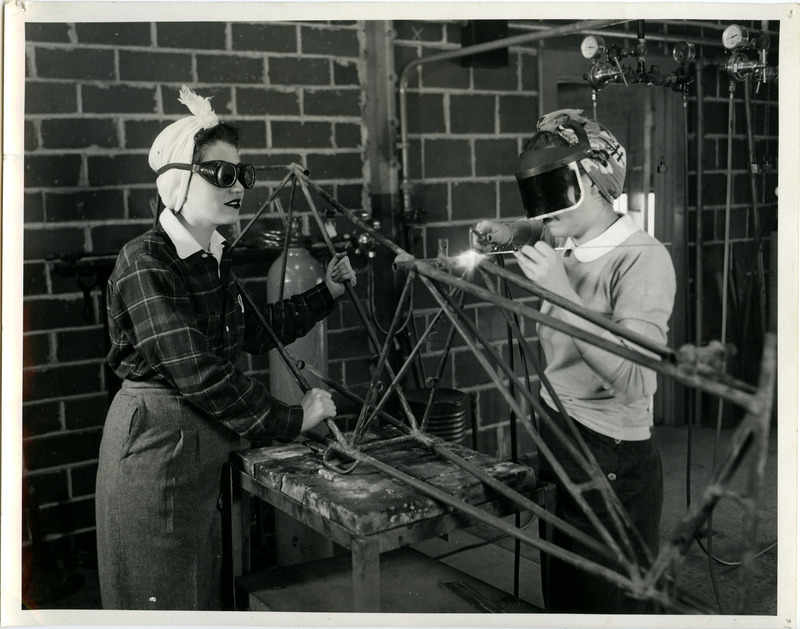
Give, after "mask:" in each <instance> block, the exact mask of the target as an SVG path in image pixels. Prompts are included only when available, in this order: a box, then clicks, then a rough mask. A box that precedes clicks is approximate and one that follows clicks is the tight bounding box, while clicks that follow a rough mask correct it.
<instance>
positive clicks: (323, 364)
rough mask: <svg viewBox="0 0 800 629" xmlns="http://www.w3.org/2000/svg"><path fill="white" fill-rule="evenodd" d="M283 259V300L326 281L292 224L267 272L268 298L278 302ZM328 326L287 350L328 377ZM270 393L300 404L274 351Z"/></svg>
mask: <svg viewBox="0 0 800 629" xmlns="http://www.w3.org/2000/svg"><path fill="white" fill-rule="evenodd" d="M284 257H285V258H286V277H285V279H284V283H283V298H284V299H288V298H289V297H291V296H292V295H296V294H298V293H302V292H304V291H306V290H308V289H309V288H312V287H313V286H316V285H317V284H319V283H320V282H321V281H323V280H324V279H325V273H324V269H323V267H322V265H321V264H320V263H319V262H318V261H317V260H316V259H315V258H314V256H312V255H311V253H309V251H308V249H307V248H306V246H305V244H304V240H303V236H302V233H301V231H300V226H299V223H297V222H296V221H293V222H292V226H291V234H290V239H289V248H288V250H286V251H284V252H283V253H281V255H280V256H279V257H278V259H277V260H275V262H273V263H272V266H271V267H270V269H269V272H268V273H267V299H269V300H270V301H271V302H275V301H278V299H279V298H280V292H281V272H282V270H283V260H284ZM327 332H328V328H327V323H326V322H325V320H324V319H323V320H322V321H320V322H319V323H317V324H316V325H315V326H314V328H313V329H312V330H311V331H310V332H309V333H308V334H306V335H305V336H304V337H302V338H299V339H297V340H296V341H295V342H294V343H292V344H290V345H288V346H287V347H288V348H289V349H290V350H291V352H292V353H293V354H295V355H296V356H297V357H298V358H300V359H302V360H304V361H306V362H307V363H309V364H311V365H313V366H314V367H316V368H317V369H319V370H320V371H321V372H322V373H323V374H324V375H326V376H327V375H328V343H327ZM302 373H303V375H304V376H305V378H306V380H307V381H308V383H309V385H311V386H312V387H324V385H323V384H322V383H321V382H320V381H319V379H318V378H317V377H316V376H313V375H312V374H311V373H309V372H308V371H303V372H302ZM269 382H270V393H271V394H272V395H273V396H274V397H275V398H277V399H279V400H280V401H282V402H286V403H287V404H299V403H300V401H301V400H302V399H303V392H302V391H301V390H300V387H299V386H298V385H297V383H296V382H295V379H294V376H292V374H291V372H290V371H289V370H288V368H287V367H286V365H285V364H284V362H283V359H282V358H281V357H280V355H279V354H278V352H277V351H272V352H270V354H269Z"/></svg>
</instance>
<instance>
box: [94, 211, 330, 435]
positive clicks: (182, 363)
mask: <svg viewBox="0 0 800 629" xmlns="http://www.w3.org/2000/svg"><path fill="white" fill-rule="evenodd" d="M209 250H210V251H208V252H206V251H204V250H203V248H202V247H201V246H200V245H199V244H198V243H197V241H196V240H195V239H194V238H193V237H192V236H191V234H190V233H189V232H188V231H187V230H186V229H185V228H184V227H183V226H182V225H181V224H180V222H179V221H178V220H177V218H176V217H175V216H174V215H173V214H172V212H171V211H169V210H165V211H164V212H162V214H161V216H160V218H159V225H158V226H156V227H155V228H154V229H151V230H150V231H148V232H146V233H144V234H142V235H141V236H139V237H137V238H135V239H134V240H132V241H130V242H129V243H128V244H126V245H125V247H123V249H122V251H121V252H120V254H119V256H118V258H117V263H116V266H115V268H114V271H113V273H112V274H111V277H110V278H109V282H108V297H107V304H106V305H107V309H108V320H109V334H110V337H111V350H110V351H109V354H108V363H109V365H110V366H111V367H112V369H113V370H114V372H115V373H116V374H117V375H118V376H119V377H120V378H123V379H128V380H133V381H152V382H157V383H161V384H166V385H168V386H171V387H173V388H174V389H176V391H177V392H179V393H180V394H181V395H182V396H183V397H185V398H186V399H187V400H188V401H189V402H190V403H192V404H193V405H195V406H196V407H198V408H200V409H201V410H203V411H205V412H207V413H208V414H209V415H210V416H211V417H212V418H213V419H215V420H217V421H220V422H221V423H222V424H224V425H226V426H227V427H228V428H230V429H231V430H234V431H235V432H237V433H238V434H240V435H242V436H244V437H246V438H248V439H255V438H259V437H263V436H272V435H275V436H287V437H292V436H296V435H297V434H299V432H300V428H301V426H302V420H303V411H302V408H301V407H300V406H290V405H288V404H285V403H283V402H280V401H279V400H276V399H275V398H273V397H272V396H271V395H270V393H269V391H268V390H267V388H266V387H265V386H264V385H263V384H262V383H261V382H259V381H257V380H255V379H253V378H250V377H249V376H246V375H245V374H244V373H243V372H242V371H241V370H240V369H238V368H237V367H236V362H237V360H238V359H239V357H240V355H241V352H242V350H244V351H246V352H248V353H251V354H263V353H266V352H267V351H269V350H270V349H272V348H273V345H272V342H271V340H270V339H269V337H268V336H267V334H266V333H265V332H264V330H263V329H262V328H261V326H260V324H259V323H258V321H257V319H256V316H255V314H253V313H251V312H250V311H249V310H246V309H245V308H244V306H243V302H242V299H241V295H240V294H239V291H238V289H237V287H236V284H235V283H234V282H232V281H231V273H230V266H231V257H232V256H231V253H230V252H228V251H226V249H225V241H224V239H223V238H222V236H221V235H220V234H219V233H217V232H214V235H213V236H212V239H211V243H210V246H209ZM333 308H334V301H333V297H332V296H331V294H330V291H328V289H327V287H326V286H325V284H324V283H320V284H318V285H317V286H315V287H313V288H311V289H309V290H308V291H306V292H304V293H301V294H299V295H294V296H292V297H291V298H290V299H286V300H284V301H282V302H279V303H277V304H268V305H266V306H264V307H263V308H262V314H263V315H264V317H265V318H266V320H267V322H268V323H269V324H270V327H272V329H273V331H274V332H275V334H276V335H277V336H278V338H279V339H280V340H281V342H283V343H284V344H288V343H291V342H292V341H294V340H295V339H297V338H299V337H301V336H303V335H304V334H306V333H307V332H309V331H310V330H311V328H313V327H314V325H315V324H316V323H317V322H318V321H320V320H322V319H323V318H325V317H326V316H327V315H328V314H329V313H330V312H331V311H332V310H333Z"/></svg>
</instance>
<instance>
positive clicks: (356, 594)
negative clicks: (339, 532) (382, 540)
mask: <svg viewBox="0 0 800 629" xmlns="http://www.w3.org/2000/svg"><path fill="white" fill-rule="evenodd" d="M351 553H352V561H353V611H354V612H367V613H370V612H379V611H380V610H381V586H380V580H381V565H380V561H381V556H380V552H378V542H377V540H374V539H361V538H355V539H354V540H353V545H352V547H351Z"/></svg>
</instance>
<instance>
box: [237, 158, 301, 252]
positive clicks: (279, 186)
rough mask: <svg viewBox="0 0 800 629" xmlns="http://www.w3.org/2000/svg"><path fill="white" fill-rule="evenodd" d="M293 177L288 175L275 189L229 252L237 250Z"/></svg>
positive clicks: (290, 174)
mask: <svg viewBox="0 0 800 629" xmlns="http://www.w3.org/2000/svg"><path fill="white" fill-rule="evenodd" d="M291 176H292V173H291V172H289V173H287V174H286V176H285V177H284V178H283V180H282V181H281V182H280V183H279V184H278V187H277V188H275V190H274V192H273V193H272V194H271V195H270V197H269V199H267V200H266V201H265V202H264V203H263V204H262V205H261V207H260V208H259V210H258V212H256V214H255V216H253V218H252V219H250V222H249V223H247V225H246V226H245V228H244V229H243V230H242V231H241V233H240V234H239V235H238V236H237V237H236V239H235V240H234V241H233V242H232V243H231V246H230V247H229V248H228V250H229V251H233V250H234V249H235V248H236V245H238V244H239V242H240V241H241V240H242V238H244V236H245V234H247V232H248V231H250V228H251V227H252V226H253V225H254V224H255V222H256V221H257V220H258V219H259V218H260V217H261V215H262V214H263V213H264V210H266V209H267V208H268V207H269V206H270V204H271V203H272V202H273V201H274V200H275V197H277V196H278V194H279V193H280V191H281V190H283V188H284V186H286V183H287V182H288V181H289V179H290V178H291ZM287 229H288V227H287Z"/></svg>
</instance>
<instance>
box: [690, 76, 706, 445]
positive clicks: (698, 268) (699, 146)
mask: <svg viewBox="0 0 800 629" xmlns="http://www.w3.org/2000/svg"><path fill="white" fill-rule="evenodd" d="M695 85H696V86H697V92H696V99H697V129H696V131H695V142H696V146H695V151H696V158H697V166H696V168H697V171H696V173H695V186H696V187H697V189H696V190H695V222H694V228H695V236H694V268H695V270H694V274H695V275H694V299H695V313H694V335H695V340H694V342H695V345H696V346H697V347H702V345H703V168H704V165H703V161H704V155H705V148H704V145H703V144H704V142H705V124H704V123H705V117H704V116H703V64H700V63H698V64H696V66H695ZM687 168H688V164H687ZM687 195H688V190H687ZM693 394H694V417H692V418H690V422H691V421H694V422H695V423H698V422H699V421H700V415H701V414H702V406H703V399H702V395H701V393H700V391H693ZM689 428H690V430H691V425H690V427H689Z"/></svg>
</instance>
